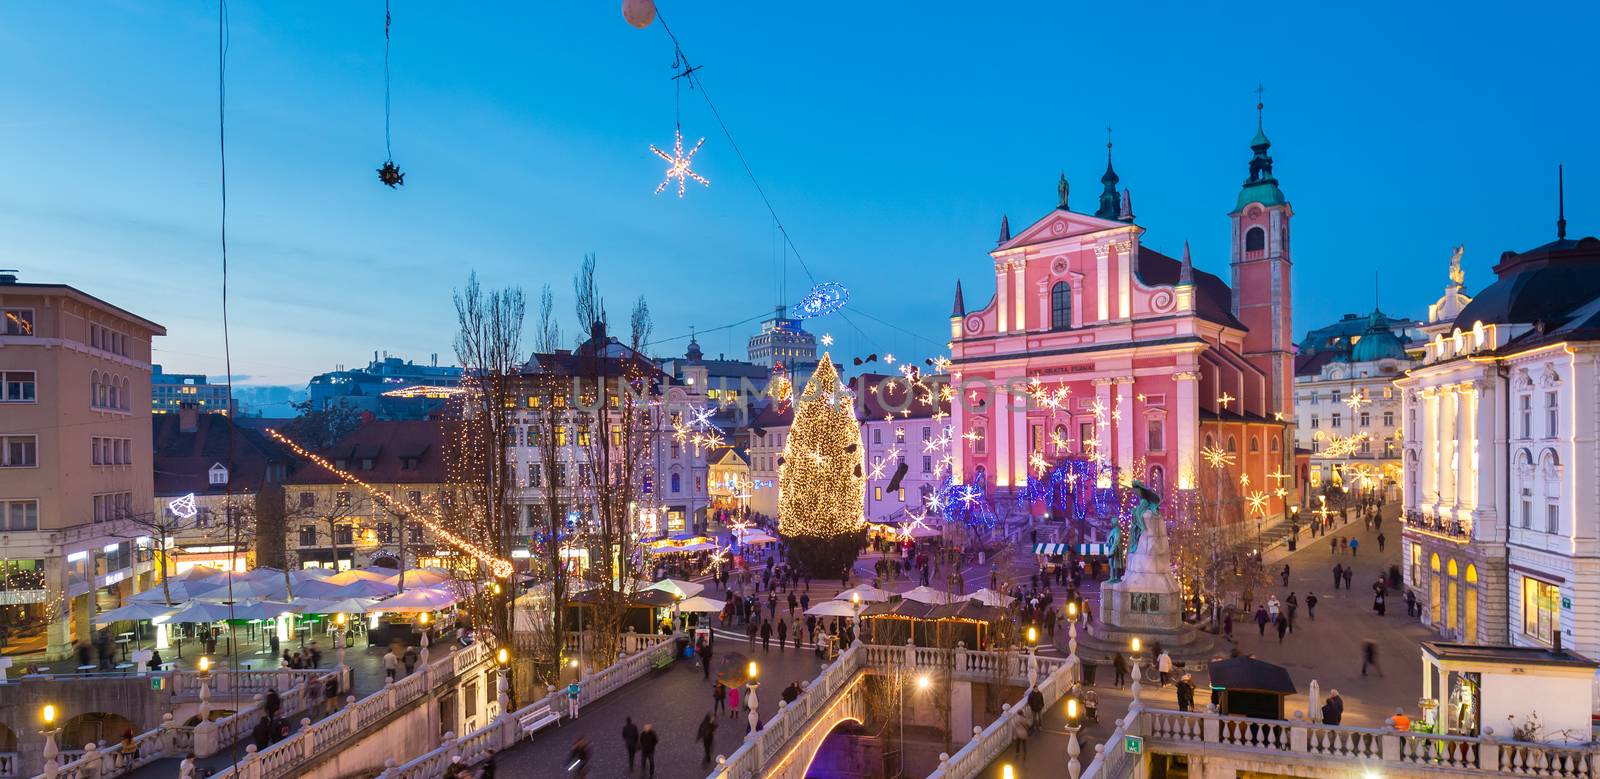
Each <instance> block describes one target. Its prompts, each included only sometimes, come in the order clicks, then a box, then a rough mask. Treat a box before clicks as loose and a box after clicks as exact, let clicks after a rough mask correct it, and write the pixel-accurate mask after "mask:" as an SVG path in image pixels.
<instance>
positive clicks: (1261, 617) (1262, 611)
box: [1256, 606, 1270, 637]
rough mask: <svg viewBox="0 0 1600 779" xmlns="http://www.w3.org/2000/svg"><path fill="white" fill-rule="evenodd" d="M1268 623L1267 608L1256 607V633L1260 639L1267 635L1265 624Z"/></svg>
mask: <svg viewBox="0 0 1600 779" xmlns="http://www.w3.org/2000/svg"><path fill="white" fill-rule="evenodd" d="M1269 621H1270V618H1269V617H1268V616H1267V607H1266V606H1257V607H1256V633H1258V634H1260V635H1261V636H1262V637H1266V635H1267V622H1269Z"/></svg>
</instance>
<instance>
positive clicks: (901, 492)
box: [899, 487, 906, 503]
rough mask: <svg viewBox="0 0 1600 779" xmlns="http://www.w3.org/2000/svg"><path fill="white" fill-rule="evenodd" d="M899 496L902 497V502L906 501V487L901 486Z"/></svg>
mask: <svg viewBox="0 0 1600 779" xmlns="http://www.w3.org/2000/svg"><path fill="white" fill-rule="evenodd" d="M899 497H900V502H901V503H904V502H906V488H905V487H901V488H900V496H899Z"/></svg>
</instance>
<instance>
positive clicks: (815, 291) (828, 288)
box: [792, 281, 850, 319]
mask: <svg viewBox="0 0 1600 779" xmlns="http://www.w3.org/2000/svg"><path fill="white" fill-rule="evenodd" d="M849 299H850V290H848V289H845V286H844V285H843V284H840V283H839V282H837V281H824V282H822V283H820V284H818V285H816V286H814V287H812V288H811V291H810V292H807V293H806V294H805V297H802V298H800V301H799V302H797V303H795V304H794V308H793V311H792V313H793V314H794V316H795V318H796V319H816V318H817V317H820V316H827V315H829V314H833V313H837V312H838V311H839V310H840V309H842V308H844V304H845V301H847V300H849Z"/></svg>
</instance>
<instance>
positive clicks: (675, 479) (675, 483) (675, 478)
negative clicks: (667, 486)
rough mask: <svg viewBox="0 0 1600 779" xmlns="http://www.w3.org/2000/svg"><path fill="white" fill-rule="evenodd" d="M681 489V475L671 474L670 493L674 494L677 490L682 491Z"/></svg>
mask: <svg viewBox="0 0 1600 779" xmlns="http://www.w3.org/2000/svg"><path fill="white" fill-rule="evenodd" d="M682 491H683V477H682V476H679V475H678V474H676V473H674V474H672V493H673V494H674V495H676V494H678V493H679V492H682Z"/></svg>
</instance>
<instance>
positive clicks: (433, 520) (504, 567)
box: [266, 428, 514, 579]
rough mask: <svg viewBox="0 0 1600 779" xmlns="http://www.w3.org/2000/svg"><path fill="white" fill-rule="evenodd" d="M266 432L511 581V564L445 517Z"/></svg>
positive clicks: (288, 440)
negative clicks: (459, 531) (450, 524)
mask: <svg viewBox="0 0 1600 779" xmlns="http://www.w3.org/2000/svg"><path fill="white" fill-rule="evenodd" d="M266 432H267V435H269V436H271V437H272V438H273V440H275V441H277V442H278V443H281V444H283V445H284V446H286V447H288V448H289V450H290V451H292V452H294V453H295V454H297V455H299V456H301V457H304V458H305V459H307V460H309V461H311V462H313V463H315V464H316V465H317V466H318V467H321V468H322V469H323V470H325V471H327V472H328V473H331V474H333V475H334V476H337V477H338V478H339V479H340V480H342V481H343V482H345V483H346V484H349V485H351V486H354V487H360V488H361V489H362V490H365V491H366V493H367V494H368V495H371V496H372V499H373V500H374V501H376V502H377V503H378V504H380V505H382V506H383V507H384V508H385V509H387V510H389V511H391V512H394V513H396V514H401V515H404V516H405V517H406V518H408V519H412V520H415V521H416V522H417V523H418V524H420V525H422V526H423V527H425V528H427V529H428V531H429V532H431V533H432V534H433V535H434V537H435V538H438V539H439V540H440V541H443V542H444V543H446V544H449V545H450V546H452V547H454V548H455V549H457V550H460V551H461V552H463V553H465V554H467V555H469V556H471V557H472V558H474V559H476V560H478V561H479V562H481V563H483V564H484V565H486V566H488V568H489V570H490V572H492V573H493V574H494V575H495V577H496V578H500V579H506V578H510V576H511V574H512V573H514V568H513V567H512V565H511V561H510V560H503V559H501V558H498V557H495V556H494V554H493V553H491V552H490V551H488V550H486V549H484V548H482V547H480V546H478V545H476V544H473V543H471V542H470V541H468V540H466V539H464V538H462V537H461V536H459V535H456V534H455V533H453V532H451V531H450V530H449V529H448V528H447V527H445V519H444V517H442V516H439V515H438V513H437V512H436V511H433V512H426V511H424V510H423V507H420V506H406V505H405V504H403V503H401V502H399V501H397V500H395V499H394V498H391V497H389V494H388V493H386V492H384V491H383V490H380V489H378V488H377V487H374V486H373V485H371V484H368V483H367V482H365V481H363V480H362V479H361V477H359V476H356V475H355V474H353V473H350V472H349V471H346V470H344V469H343V468H340V467H338V466H336V465H334V464H333V463H331V462H328V461H327V460H326V459H324V458H323V457H322V456H321V455H318V454H317V453H315V452H312V451H310V450H308V449H306V448H305V447H303V446H301V445H300V444H298V443H295V442H294V440H293V439H290V438H289V437H287V436H285V435H283V434H282V433H279V432H278V431H276V430H273V429H271V428H268V429H267V431H266Z"/></svg>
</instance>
